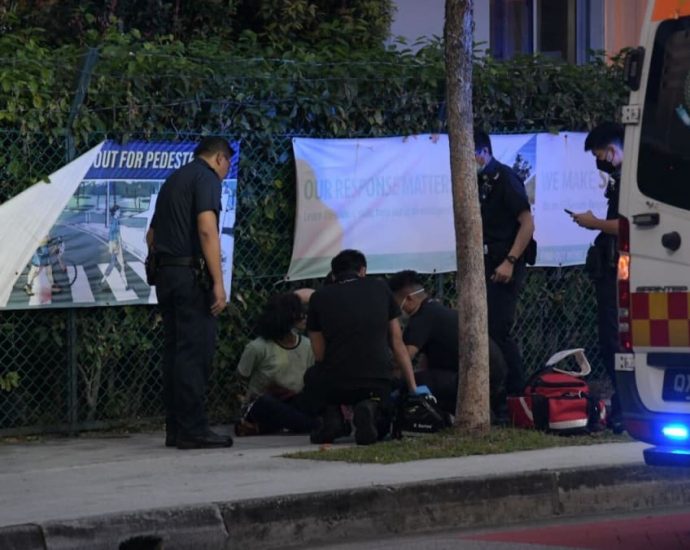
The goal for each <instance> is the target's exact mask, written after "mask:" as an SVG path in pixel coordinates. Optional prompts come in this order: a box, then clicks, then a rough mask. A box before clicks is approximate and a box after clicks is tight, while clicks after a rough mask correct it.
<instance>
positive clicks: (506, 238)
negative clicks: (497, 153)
mask: <svg viewBox="0 0 690 550" xmlns="http://www.w3.org/2000/svg"><path fill="white" fill-rule="evenodd" d="M477 181H478V184H479V201H480V204H481V212H482V230H483V232H484V244H489V245H490V244H495V243H501V244H507V245H508V248H510V246H512V244H513V241H515V236H516V235H517V232H518V229H519V228H520V224H519V223H518V221H517V219H518V216H519V215H520V214H521V213H522V212H524V211H525V210H530V206H529V201H528V199H527V192H526V191H525V185H524V183H523V182H522V180H521V179H520V177H519V176H518V175H517V174H516V173H515V172H514V171H513V170H512V169H511V168H510V167H508V166H506V165H505V164H501V163H500V162H498V161H497V160H496V159H495V158H492V159H491V161H490V162H489V163H488V164H487V165H486V167H485V168H484V170H482V172H481V174H479V177H478V178H477Z"/></svg>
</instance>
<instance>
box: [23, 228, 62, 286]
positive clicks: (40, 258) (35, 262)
mask: <svg viewBox="0 0 690 550" xmlns="http://www.w3.org/2000/svg"><path fill="white" fill-rule="evenodd" d="M61 243H62V240H61V239H60V240H59V243H58V244H57V247H58V248H57V249H56V250H53V249H54V248H55V247H56V242H55V240H53V239H50V238H49V237H48V235H46V236H45V237H44V238H43V239H42V240H41V242H40V243H39V246H38V248H37V249H36V252H34V255H33V256H32V257H31V269H29V274H28V276H27V277H26V285H25V286H24V291H25V292H26V293H27V294H28V295H29V296H33V295H34V290H33V288H34V281H35V280H36V277H38V275H39V274H40V273H41V271H45V273H46V277H47V278H48V283H49V284H50V290H51V291H52V292H62V288H61V287H60V286H59V285H57V284H55V280H54V279H53V266H52V263H53V262H52V256H53V255H54V254H58V253H59V246H60V244H61ZM63 246H64V245H63ZM63 250H64V248H63ZM60 263H62V261H60Z"/></svg>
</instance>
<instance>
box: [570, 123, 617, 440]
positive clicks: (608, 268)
mask: <svg viewBox="0 0 690 550" xmlns="http://www.w3.org/2000/svg"><path fill="white" fill-rule="evenodd" d="M623 137H624V130H623V127H622V126H621V125H620V124H616V123H615V122H603V123H601V124H599V125H598V126H597V127H595V128H594V129H593V130H592V131H591V132H590V133H589V134H588V135H587V138H586V139H585V151H591V152H592V155H594V157H595V158H596V164H597V168H598V169H599V170H600V171H601V172H603V173H604V174H605V177H606V186H605V191H604V195H605V197H606V199H607V201H608V208H607V209H606V219H601V218H598V217H597V216H595V215H594V214H593V213H592V211H591V210H587V211H586V212H580V213H576V214H572V217H573V221H574V222H575V223H577V224H578V225H579V226H580V227H585V228H586V229H592V230H597V231H599V234H598V235H597V237H596V239H594V246H593V248H592V249H591V251H590V253H589V254H588V263H587V268H588V271H589V275H590V277H591V278H592V281H593V283H594V289H595V291H596V296H597V325H598V332H599V351H600V353H601V358H602V360H603V362H604V365H605V367H606V373H607V375H608V376H609V379H610V380H611V385H612V387H613V390H614V393H613V396H612V397H611V414H610V415H609V425H610V427H611V428H612V429H613V431H614V432H622V431H623V424H622V421H621V413H620V404H619V402H618V396H617V395H616V377H615V370H614V361H615V353H616V351H617V349H618V304H617V299H616V277H617V263H618V194H619V189H620V177H621V166H622V165H623Z"/></svg>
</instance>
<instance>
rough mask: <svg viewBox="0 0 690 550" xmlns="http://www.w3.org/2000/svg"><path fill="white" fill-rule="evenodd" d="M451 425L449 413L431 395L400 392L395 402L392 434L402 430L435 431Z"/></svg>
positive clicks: (395, 435) (395, 436)
mask: <svg viewBox="0 0 690 550" xmlns="http://www.w3.org/2000/svg"><path fill="white" fill-rule="evenodd" d="M450 425H451V418H450V415H449V414H448V413H446V412H444V411H442V410H441V409H440V408H439V406H438V403H437V402H436V398H435V397H434V396H433V395H409V394H401V395H400V396H399V397H398V399H397V402H396V407H395V415H394V417H393V430H392V436H393V438H395V439H400V438H401V437H402V434H403V432H412V433H426V434H430V433H435V432H438V431H439V430H442V429H443V428H448V427H449V426H450Z"/></svg>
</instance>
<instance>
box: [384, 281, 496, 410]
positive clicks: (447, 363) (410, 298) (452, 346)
mask: <svg viewBox="0 0 690 550" xmlns="http://www.w3.org/2000/svg"><path fill="white" fill-rule="evenodd" d="M388 287H389V288H390V289H391V292H392V293H393V296H395V299H396V301H397V302H398V304H400V310H401V311H402V313H403V316H406V317H407V323H406V324H405V329H404V331H403V343H404V344H405V348H406V349H407V353H408V354H409V355H410V359H415V358H416V357H418V356H419V358H420V360H419V362H418V365H417V366H418V368H417V370H415V373H414V377H415V382H416V383H417V385H418V386H421V385H424V386H427V387H428V388H429V389H430V390H431V393H432V394H433V396H434V397H435V398H436V399H437V401H438V405H439V407H440V408H441V409H443V410H444V411H445V412H447V413H449V414H455V407H456V405H457V401H458V354H459V351H458V333H459V326H460V319H459V317H458V312H457V311H456V310H454V309H451V308H449V307H446V306H444V305H443V304H442V303H441V302H439V301H438V300H434V299H432V298H431V297H430V296H429V295H428V294H427V293H426V290H425V288H424V284H423V283H422V280H421V278H420V277H419V274H418V273H417V272H416V271H412V270H405V271H399V272H398V273H395V274H394V275H393V276H392V277H391V278H390V279H389V280H388ZM505 377H506V372H505V363H504V360H503V354H502V353H501V351H500V349H498V346H497V345H496V344H495V343H494V342H493V340H491V338H489V389H490V403H491V410H492V413H493V414H494V415H497V414H498V413H499V412H500V411H499V405H500V403H499V400H500V399H501V398H505V391H504V390H503V388H502V385H503V384H504V383H505Z"/></svg>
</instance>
